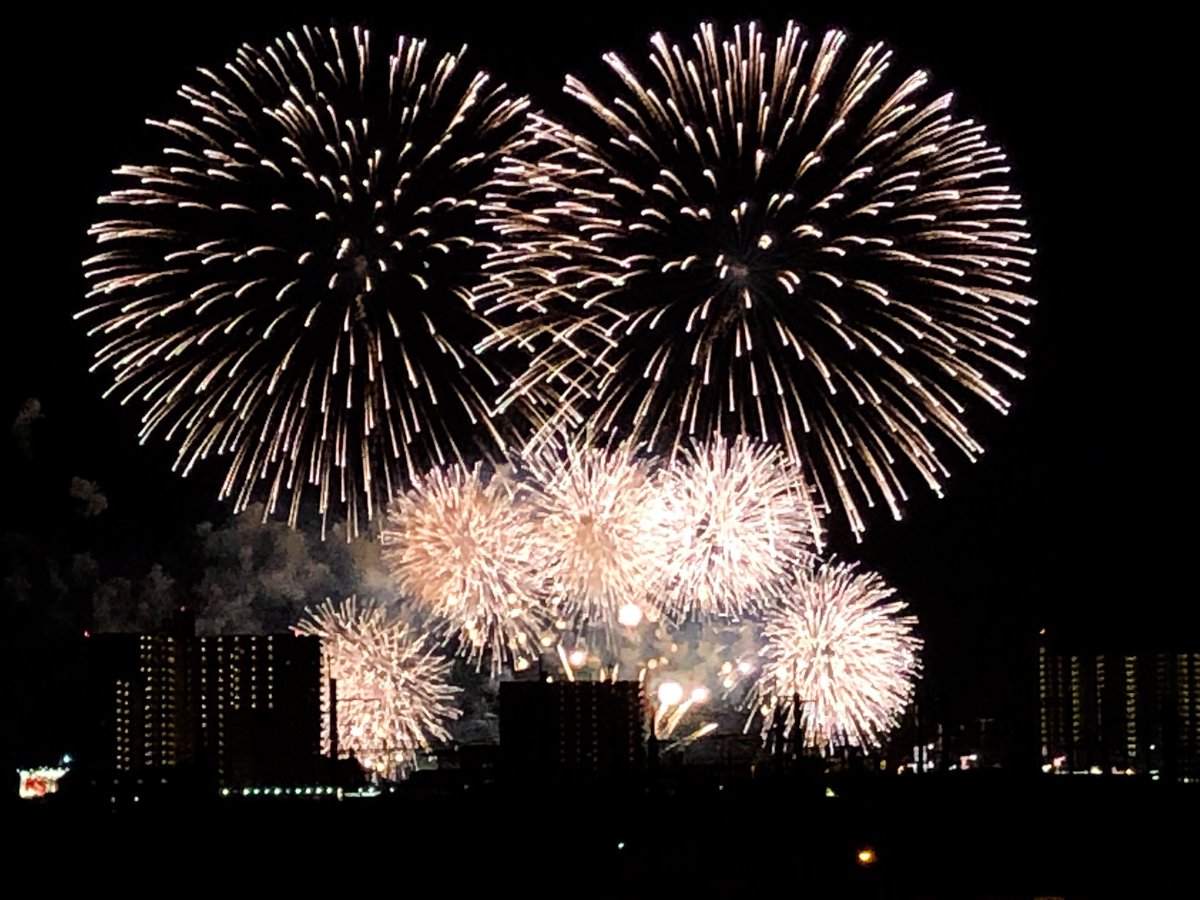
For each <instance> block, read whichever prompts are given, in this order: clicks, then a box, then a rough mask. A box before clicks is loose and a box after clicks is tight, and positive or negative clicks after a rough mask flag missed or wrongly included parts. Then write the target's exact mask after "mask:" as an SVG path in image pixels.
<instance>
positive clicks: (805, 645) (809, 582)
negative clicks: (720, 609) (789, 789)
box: [754, 562, 923, 747]
mask: <svg viewBox="0 0 1200 900" xmlns="http://www.w3.org/2000/svg"><path fill="white" fill-rule="evenodd" d="M894 593H895V590H894V589H893V588H890V587H888V585H887V584H886V583H885V582H884V581H883V579H882V578H880V576H878V575H876V574H875V573H873V572H859V571H858V570H857V567H856V565H855V564H847V563H838V562H830V563H826V564H823V565H820V566H817V567H804V568H801V569H800V570H799V572H798V573H797V577H796V583H795V587H794V590H793V591H792V592H791V593H790V594H789V595H788V596H787V597H786V598H784V599H783V601H782V602H780V603H778V604H777V605H776V606H775V607H773V608H772V609H770V610H768V611H767V613H766V616H765V619H764V622H765V624H764V628H763V635H764V645H763V649H762V651H761V655H762V659H763V663H762V670H761V673H760V676H759V680H758V683H757V685H756V688H755V702H754V706H755V707H756V711H757V712H761V713H762V715H763V734H764V736H766V735H767V734H768V733H769V732H770V731H771V730H772V729H773V728H774V727H775V723H776V719H777V717H782V724H783V726H784V729H785V731H788V732H790V731H791V730H792V729H793V728H795V727H796V725H797V723H796V720H795V719H796V714H795V707H796V702H795V701H798V702H799V707H800V709H801V715H800V720H801V721H800V723H799V724H800V727H801V729H802V731H803V734H804V742H805V743H806V744H807V745H809V746H822V747H824V746H831V745H848V746H864V747H865V746H872V745H876V744H878V743H879V737H880V735H881V734H883V733H885V732H886V731H887V730H888V729H890V728H892V727H893V726H894V725H895V724H896V722H897V721H898V718H899V715H900V713H901V712H902V711H903V710H904V707H905V706H906V705H907V703H908V701H909V698H910V697H911V695H912V692H913V686H914V680H915V678H916V677H917V675H918V674H919V672H920V667H921V664H920V660H919V658H918V654H919V653H920V650H921V646H922V643H923V642H922V640H921V638H920V637H918V636H917V635H916V634H915V633H914V632H913V628H914V626H915V625H916V623H917V620H916V618H915V617H914V616H911V615H902V612H903V610H904V609H905V604H904V602H903V601H899V600H889V598H890V597H892V596H893V594H894Z"/></svg>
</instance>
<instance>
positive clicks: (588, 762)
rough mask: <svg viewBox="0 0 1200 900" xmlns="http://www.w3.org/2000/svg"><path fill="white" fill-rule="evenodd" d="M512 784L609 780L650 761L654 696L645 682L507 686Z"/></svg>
mask: <svg viewBox="0 0 1200 900" xmlns="http://www.w3.org/2000/svg"><path fill="white" fill-rule="evenodd" d="M500 755H501V765H502V766H503V770H504V773H505V775H506V776H509V777H517V778H521V777H536V778H584V779H608V778H616V777H622V776H628V775H630V774H635V773H637V772H639V771H640V770H641V769H642V767H643V766H644V765H645V761H646V695H645V692H644V690H643V688H642V685H641V683H640V682H637V681H606V682H600V681H575V682H571V681H554V682H548V681H506V682H504V683H503V684H501V685H500Z"/></svg>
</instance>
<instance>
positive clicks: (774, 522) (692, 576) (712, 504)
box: [658, 435, 820, 620]
mask: <svg viewBox="0 0 1200 900" xmlns="http://www.w3.org/2000/svg"><path fill="white" fill-rule="evenodd" d="M660 494H661V498H662V501H661V502H662V505H663V508H664V511H665V521H666V524H667V527H668V530H669V531H670V533H671V535H672V538H671V540H670V541H667V542H665V543H664V544H663V546H662V549H661V550H660V552H659V554H658V558H659V561H660V564H661V565H662V567H663V571H664V582H665V584H666V588H665V592H664V604H665V606H666V608H667V610H668V612H669V613H670V615H671V616H672V617H673V618H675V619H676V620H683V619H686V618H689V617H692V616H699V617H702V618H707V617H712V616H721V617H730V616H732V617H738V616H744V615H747V614H749V613H752V612H754V611H755V610H757V609H758V608H760V607H761V605H762V604H763V603H764V602H765V601H767V600H768V599H769V598H771V597H772V596H778V595H779V594H780V593H781V592H782V591H783V590H785V589H786V588H787V587H789V586H790V584H789V580H790V578H791V573H792V570H793V569H794V567H795V566H797V565H799V564H802V563H806V562H807V560H808V559H809V557H810V556H811V555H812V553H813V552H814V550H815V549H816V546H817V543H818V540H819V537H820V531H819V529H820V522H819V519H818V516H817V512H816V508H815V506H814V504H813V503H812V500H811V497H810V496H809V493H808V488H807V487H806V486H805V482H804V478H803V476H802V473H801V471H800V468H799V466H798V465H797V464H795V463H794V462H792V461H791V460H790V459H789V458H788V457H787V456H786V454H784V453H783V452H782V451H781V450H779V449H778V448H775V447H770V446H767V445H763V444H760V443H758V442H756V441H752V440H750V439H748V438H746V437H745V436H741V437H739V438H737V439H736V440H734V441H727V440H725V438H723V437H721V436H720V435H717V436H716V437H714V438H713V439H711V440H709V441H707V442H705V443H703V444H695V445H693V446H692V447H690V448H688V449H687V450H685V451H684V452H683V453H682V454H681V455H680V456H678V457H677V458H676V459H674V460H673V461H672V462H671V464H670V465H669V466H668V467H667V468H666V469H665V471H664V474H663V476H662V480H661V484H660Z"/></svg>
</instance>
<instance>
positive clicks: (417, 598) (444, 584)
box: [380, 463, 542, 671]
mask: <svg viewBox="0 0 1200 900" xmlns="http://www.w3.org/2000/svg"><path fill="white" fill-rule="evenodd" d="M520 490H521V487H520V486H519V485H518V484H516V483H515V482H514V481H513V480H512V479H510V478H506V477H500V476H499V475H491V476H489V475H487V474H485V473H484V472H483V469H482V466H481V465H480V464H478V463H476V464H475V466H474V467H473V468H470V469H468V468H467V467H465V466H463V465H461V464H455V465H452V466H449V467H446V468H444V469H434V470H432V471H430V472H429V473H428V474H426V475H423V476H417V477H416V478H415V479H414V483H413V487H412V488H411V489H410V490H408V491H407V492H405V493H402V494H400V495H398V496H397V497H396V499H395V500H394V501H393V502H392V504H391V505H390V506H389V507H388V509H387V515H386V519H385V521H384V525H383V529H382V532H381V534H380V543H381V545H382V548H383V549H382V558H383V562H384V564H385V565H386V566H387V568H388V571H389V572H390V574H391V576H392V578H393V580H394V581H395V583H396V587H397V589H398V590H399V592H400V593H401V594H402V595H403V596H404V597H406V598H408V599H410V600H411V601H412V602H413V603H415V604H416V606H417V607H418V608H420V609H422V610H423V611H425V612H428V613H431V614H432V615H434V616H436V617H437V619H438V620H439V624H438V625H437V626H436V627H437V628H438V629H439V630H440V632H441V633H442V635H443V636H444V637H445V638H447V639H453V640H457V641H458V643H459V650H460V652H462V653H463V654H464V655H466V656H467V657H468V658H470V659H472V660H475V661H479V660H480V659H482V657H483V655H484V654H485V653H490V656H491V666H492V670H493V671H497V670H498V669H499V668H500V666H501V665H502V664H503V662H504V661H505V660H508V659H512V660H513V661H515V662H520V661H521V660H522V659H526V660H527V659H528V658H529V656H530V654H531V653H535V652H536V649H535V648H536V638H537V636H538V633H539V631H540V628H541V625H542V618H541V616H540V614H539V607H538V606H537V588H538V581H537V573H538V569H539V566H538V565H537V562H536V560H537V556H536V553H537V548H538V544H537V541H536V537H537V530H538V523H537V520H536V518H535V517H534V516H533V515H532V511H531V508H530V506H529V504H528V503H526V502H522V501H521V499H520V498H519V497H517V496H516V495H515V493H516V492H517V491H520Z"/></svg>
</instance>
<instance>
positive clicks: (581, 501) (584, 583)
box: [530, 443, 672, 632]
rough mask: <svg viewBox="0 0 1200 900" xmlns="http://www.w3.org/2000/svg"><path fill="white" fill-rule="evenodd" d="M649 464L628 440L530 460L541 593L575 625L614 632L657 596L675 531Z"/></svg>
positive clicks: (574, 448)
mask: <svg viewBox="0 0 1200 900" xmlns="http://www.w3.org/2000/svg"><path fill="white" fill-rule="evenodd" d="M651 465H652V464H651V463H650V462H649V461H647V460H643V459H640V458H638V457H637V456H636V455H635V453H634V452H633V450H632V449H631V448H630V447H629V446H628V445H624V446H622V447H618V448H617V449H615V450H607V449H601V448H598V447H580V446H578V445H576V444H573V443H568V445H567V449H566V450H565V451H564V452H562V453H559V452H554V451H550V450H545V451H543V452H541V453H539V454H537V455H535V456H534V457H532V458H531V461H530V470H531V472H532V475H533V483H534V485H535V490H534V492H533V496H532V503H533V507H534V510H535V513H536V516H537V520H538V526H537V530H536V539H537V541H538V544H539V558H540V561H541V573H540V575H541V579H542V585H543V592H544V594H545V595H546V596H547V598H548V604H549V605H551V606H553V607H555V608H557V609H558V610H559V611H560V613H561V615H563V616H564V617H565V618H566V619H568V620H570V621H571V622H572V623H573V624H576V625H580V626H591V627H594V628H598V629H601V630H602V631H606V632H609V631H611V630H612V629H614V628H616V627H617V626H618V624H619V623H622V622H629V621H632V620H633V618H634V616H635V614H634V612H633V610H632V609H631V608H630V607H631V606H634V607H637V608H638V609H639V611H644V609H645V607H646V606H647V605H648V604H652V603H654V602H655V601H656V594H657V590H658V587H659V583H660V581H661V573H662V557H663V554H664V552H665V551H666V547H667V545H668V543H669V542H670V540H671V539H672V533H671V531H670V530H669V529H668V528H667V526H666V519H665V518H664V516H663V514H662V503H661V500H660V495H659V492H658V489H657V487H656V485H655V482H654V479H653V477H652V469H651ZM639 621H640V618H639Z"/></svg>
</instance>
